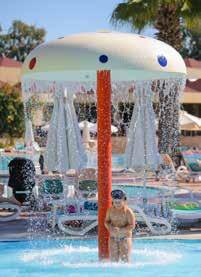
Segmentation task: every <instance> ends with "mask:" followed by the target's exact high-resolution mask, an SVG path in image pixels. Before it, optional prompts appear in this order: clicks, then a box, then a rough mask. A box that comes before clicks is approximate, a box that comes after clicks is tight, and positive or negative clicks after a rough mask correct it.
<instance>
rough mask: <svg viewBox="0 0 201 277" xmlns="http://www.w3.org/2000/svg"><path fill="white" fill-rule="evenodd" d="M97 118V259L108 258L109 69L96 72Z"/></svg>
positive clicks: (110, 181)
mask: <svg viewBox="0 0 201 277" xmlns="http://www.w3.org/2000/svg"><path fill="white" fill-rule="evenodd" d="M97 113H98V114H97V118H98V249H99V259H100V260H104V259H108V258H109V233H108V231H107V229H106V228H105V225H104V221H105V216H106V211H107V209H108V208H109V207H110V206H111V195H110V193H111V189H112V170H111V164H112V163H111V152H112V147H111V79H110V71H109V70H100V71H98V72H97Z"/></svg>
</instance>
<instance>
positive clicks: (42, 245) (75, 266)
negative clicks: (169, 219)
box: [0, 240, 201, 277]
mask: <svg viewBox="0 0 201 277" xmlns="http://www.w3.org/2000/svg"><path fill="white" fill-rule="evenodd" d="M200 261H201V240H196V241H190V240H187V241H184V240H180V241H179V240H177V241H171V240H166V241H165V240H136V241H135V242H134V246H133V251H132V262H131V263H130V264H121V263H119V264H115V263H114V264H112V263H100V262H98V249H97V241H96V240H65V241H61V240H57V241H35V242H1V243H0V276H2V277H10V276H12V277H18V276H19V277H27V276H31V277H32V276H34V277H36V276H37V277H40V276H46V277H53V276H54V277H56V276H60V277H61V276H65V277H66V276H68V277H88V276H93V277H97V276H104V277H113V276H114V277H116V276H117V274H118V275H119V276H125V277H130V276H132V277H133V276H137V277H152V276H155V275H156V276H160V277H183V276H190V277H199V276H200V273H201V263H200Z"/></svg>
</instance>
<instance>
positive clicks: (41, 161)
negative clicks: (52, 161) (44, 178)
mask: <svg viewBox="0 0 201 277" xmlns="http://www.w3.org/2000/svg"><path fill="white" fill-rule="evenodd" d="M39 165H40V170H41V174H44V173H45V171H44V156H43V154H42V152H41V153H40V157H39Z"/></svg>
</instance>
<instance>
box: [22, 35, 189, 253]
mask: <svg viewBox="0 0 201 277" xmlns="http://www.w3.org/2000/svg"><path fill="white" fill-rule="evenodd" d="M185 74H186V67H185V64H184V61H183V59H182V58H181V56H180V55H179V54H178V53H177V52H176V50H174V49H173V48H172V47H170V46H168V45H166V44H165V43H163V42H160V41H157V40H154V39H152V38H148V37H143V36H138V35H133V34H125V33H110V32H97V33H86V34H78V35H72V36H68V37H63V38H60V39H58V40H55V41H52V42H49V43H45V44H42V45H40V46H39V47H37V48H36V49H34V50H33V51H32V52H31V53H30V54H29V56H28V57H27V58H26V60H25V62H24V65H23V80H22V84H23V96H24V101H25V103H27V102H28V101H29V98H30V97H31V96H32V95H43V96H44V98H45V97H46V98H48V97H51V96H52V95H54V94H56V93H58V92H59V91H64V90H65V89H67V91H68V92H69V93H72V94H74V93H76V92H77V91H80V88H81V87H82V88H83V87H84V88H85V89H86V88H89V89H90V88H93V90H94V91H96V92H97V112H98V116H97V117H98V195H99V199H98V205H99V211H98V213H99V216H98V219H99V228H98V229H99V257H100V259H104V258H108V255H109V253H108V232H107V230H106V229H105V227H104V219H105V214H106V210H107V208H108V207H109V206H110V205H111V199H110V192H111V179H112V178H111V127H110V124H111V111H110V106H111V100H112V103H115V101H118V100H117V99H121V98H122V97H123V98H124V97H125V95H127V97H128V98H129V97H130V90H129V88H130V87H134V89H141V90H142V91H143V90H145V89H143V88H144V86H146V92H147V93H151V92H154V91H156V89H155V87H156V84H157V88H158V89H157V93H158V97H159V98H160V100H161V101H160V103H161V109H164V113H163V117H165V118H166V121H168V124H169V128H164V118H162V117H161V120H160V121H159V126H160V127H161V128H162V134H161V137H162V141H163V143H162V144H161V145H160V143H159V147H160V148H161V149H162V148H163V147H165V150H166V151H171V149H172V148H174V147H175V145H176V144H177V134H176V132H177V130H178V128H177V127H178V120H175V119H178V110H179V109H178V106H179V93H180V91H182V90H183V87H184V81H185ZM154 81H155V82H154ZM156 81H157V82H156ZM168 96H169V97H168ZM165 101H166V103H168V104H167V107H164V103H165ZM167 108H168V109H167ZM145 163H146V162H145Z"/></svg>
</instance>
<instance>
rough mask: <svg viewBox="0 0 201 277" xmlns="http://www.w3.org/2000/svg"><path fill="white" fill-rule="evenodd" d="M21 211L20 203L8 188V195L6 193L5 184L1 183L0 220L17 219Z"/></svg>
mask: <svg viewBox="0 0 201 277" xmlns="http://www.w3.org/2000/svg"><path fill="white" fill-rule="evenodd" d="M20 212H21V207H20V203H19V202H18V201H17V200H16V199H15V198H14V197H13V195H12V190H11V189H9V188H8V193H7V197H5V195H4V186H3V185H0V222H5V221H11V220H14V219H16V218H17V217H18V216H19V214H20Z"/></svg>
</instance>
